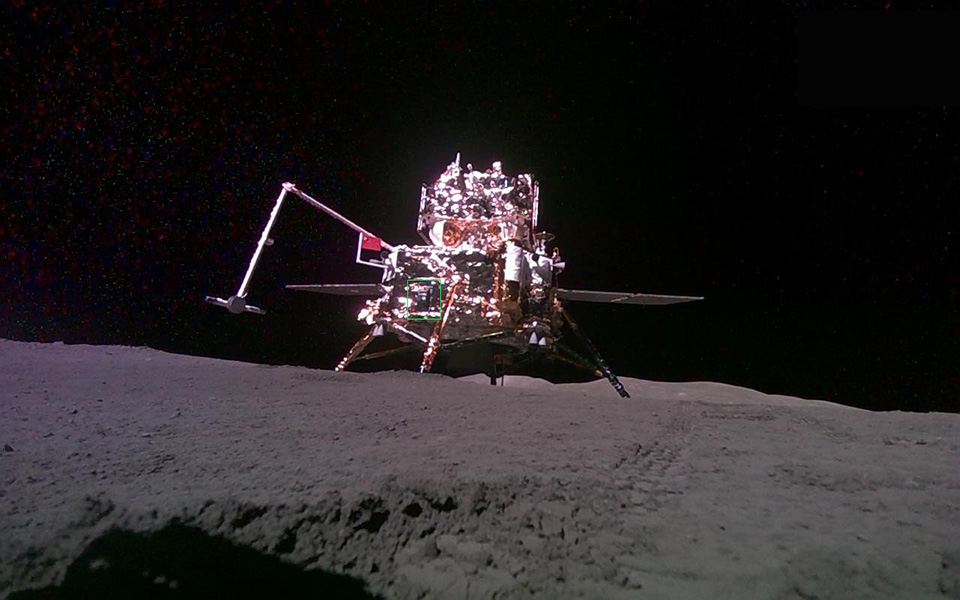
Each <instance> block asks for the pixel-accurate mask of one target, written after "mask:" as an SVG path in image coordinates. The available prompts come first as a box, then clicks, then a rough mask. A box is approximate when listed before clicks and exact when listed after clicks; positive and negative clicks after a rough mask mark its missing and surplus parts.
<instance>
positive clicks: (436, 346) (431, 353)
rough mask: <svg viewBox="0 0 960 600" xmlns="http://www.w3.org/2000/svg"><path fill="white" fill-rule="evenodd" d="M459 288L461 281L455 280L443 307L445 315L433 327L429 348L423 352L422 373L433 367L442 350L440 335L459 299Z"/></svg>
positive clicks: (428, 343)
mask: <svg viewBox="0 0 960 600" xmlns="http://www.w3.org/2000/svg"><path fill="white" fill-rule="evenodd" d="M459 288H460V282H459V281H455V283H454V284H453V285H452V286H451V287H450V295H449V296H448V297H447V305H446V306H445V307H444V308H443V315H442V316H441V317H440V320H439V321H437V324H436V326H435V327H434V328H433V334H432V335H431V336H430V341H428V342H427V349H426V350H424V352H423V362H422V363H420V372H421V373H429V372H430V369H431V368H432V367H433V361H434V359H435V358H437V351H439V350H440V335H441V334H443V328H444V327H446V325H447V318H448V317H450V309H451V308H453V302H454V300H456V299H457V290H458V289H459Z"/></svg>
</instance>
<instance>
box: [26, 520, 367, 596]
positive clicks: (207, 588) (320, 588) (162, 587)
mask: <svg viewBox="0 0 960 600" xmlns="http://www.w3.org/2000/svg"><path fill="white" fill-rule="evenodd" d="M214 597H216V598H240V597H243V598H246V597H262V598H305V597H310V598H337V599H340V598H345V599H348V600H349V599H357V600H360V599H364V600H366V599H371V598H374V599H375V598H378V596H374V595H373V594H370V593H369V592H367V591H366V589H365V584H364V582H363V581H361V580H359V579H356V578H353V577H349V576H346V575H339V574H336V573H328V572H324V571H321V570H309V571H307V570H304V569H301V568H300V567H297V566H296V565H292V564H289V563H285V562H282V561H280V560H279V559H277V558H275V557H273V556H269V555H266V554H262V553H260V552H258V551H256V550H254V549H252V548H247V547H243V546H238V545H236V544H234V543H233V542H230V541H229V540H227V539H224V538H221V537H214V536H210V535H208V534H207V533H205V532H203V531H202V530H200V529H197V528H195V527H188V526H186V525H182V524H178V523H177V524H171V525H168V526H166V527H164V528H163V529H161V530H159V531H156V532H154V533H150V534H141V533H134V532H131V531H124V530H116V529H114V530H110V531H108V532H106V533H104V534H103V535H102V536H100V537H99V538H97V539H96V540H94V541H93V542H91V543H90V545H89V546H87V548H86V549H85V550H84V551H83V553H82V554H81V555H80V556H79V557H78V558H77V559H76V560H75V561H74V562H73V564H71V565H70V567H69V568H68V569H67V573H66V576H65V577H64V580H63V583H61V584H60V585H59V586H50V587H47V588H43V589H38V590H27V591H22V592H19V593H15V594H13V595H11V596H10V598H11V599H17V600H26V599H41V598H57V599H59V598H214Z"/></svg>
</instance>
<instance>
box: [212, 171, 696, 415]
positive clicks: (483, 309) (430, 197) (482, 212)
mask: <svg viewBox="0 0 960 600" xmlns="http://www.w3.org/2000/svg"><path fill="white" fill-rule="evenodd" d="M288 194H293V195H295V196H298V197H300V198H301V199H302V200H304V201H306V202H307V203H309V204H311V205H313V206H314V207H316V208H317V209H319V210H321V211H323V212H325V213H327V214H328V215H330V216H332V217H333V218H335V219H337V220H338V221H340V222H341V223H343V224H345V225H346V226H348V227H350V228H352V229H353V230H354V231H356V232H357V234H358V238H357V250H356V262H357V263H358V264H361V265H365V266H368V267H373V268H376V269H379V270H381V271H382V274H381V278H380V282H379V283H358V284H307V285H288V286H287V288H289V289H294V290H302V291H310V292H319V293H325V294H339V295H354V296H365V297H368V298H369V300H367V301H366V302H365V304H364V306H363V308H362V310H360V313H359V315H358V319H359V320H360V321H362V322H363V323H364V324H366V325H367V326H368V329H367V331H366V333H364V334H363V336H362V337H361V338H360V339H359V340H358V341H357V342H356V343H355V344H354V345H353V347H352V348H350V350H349V351H348V352H347V353H346V355H345V356H344V357H343V359H342V360H341V361H340V363H339V364H338V365H337V366H336V369H337V370H338V371H340V370H343V369H346V368H347V367H348V366H349V365H350V364H351V363H352V362H354V361H358V360H370V359H374V358H379V357H383V356H386V355H389V354H392V353H396V352H402V351H404V350H407V349H409V348H410V346H411V345H413V346H415V347H419V349H420V351H421V353H422V360H421V364H420V372H427V371H430V370H431V368H432V367H433V365H434V361H435V359H436V357H437V355H438V353H440V352H458V351H463V350H465V349H469V348H474V349H477V348H479V349H482V350H483V352H480V353H477V354H474V355H473V356H476V357H480V358H476V360H481V361H483V362H485V363H486V364H482V365H476V366H477V369H478V370H482V371H484V372H486V373H488V374H489V375H490V379H491V383H494V384H495V383H496V382H497V380H498V379H501V380H502V376H503V374H504V373H507V372H511V371H513V370H514V369H516V368H517V367H518V366H520V365H522V364H524V362H525V361H528V360H531V359H533V358H537V357H539V358H547V359H551V360H557V361H562V362H564V363H568V364H570V365H573V366H575V367H578V368H582V369H585V370H587V371H589V372H592V373H594V374H595V375H597V376H599V377H606V378H607V379H608V380H609V381H610V383H611V384H612V385H613V387H614V388H615V389H616V390H617V392H618V393H619V394H620V395H621V396H623V397H629V395H628V394H627V391H626V390H625V389H624V387H623V385H622V384H621V383H620V381H619V380H618V379H617V376H616V375H615V374H614V373H613V371H611V369H610V367H609V366H608V365H607V363H606V362H605V361H604V360H603V358H602V357H601V356H600V354H599V352H597V350H596V348H595V347H594V345H593V344H592V343H591V341H590V340H589V338H587V337H586V336H585V335H584V334H583V332H582V331H581V330H580V328H579V327H578V325H577V323H576V321H574V320H573V318H572V317H571V315H570V313H569V311H568V309H567V307H566V303H567V302H576V301H584V302H606V303H613V304H648V305H664V304H676V303H680V302H689V301H693V300H700V299H702V298H699V297H691V296H664V295H654V294H639V293H627V292H597V291H583V290H569V289H563V288H559V287H557V285H556V283H557V275H558V274H559V273H560V272H561V271H563V269H564V267H565V266H566V265H565V262H564V261H563V259H562V258H561V256H560V252H559V249H558V248H557V247H555V246H552V244H551V242H552V240H553V239H554V236H553V235H552V234H550V233H547V232H545V231H541V230H538V217H539V208H540V188H539V185H538V183H537V180H536V179H535V178H534V176H533V175H531V174H521V175H516V176H513V177H509V176H507V175H506V174H505V173H504V172H503V170H502V167H501V164H500V163H499V162H494V163H493V165H492V167H491V168H490V169H487V170H485V171H479V170H475V169H474V168H473V166H472V165H470V164H467V165H466V166H465V167H462V166H461V164H460V155H459V154H458V155H457V158H456V160H455V161H454V162H452V163H451V164H450V165H448V166H447V168H446V170H445V171H444V172H443V173H442V174H441V175H440V177H439V178H438V179H437V180H436V181H435V182H434V183H433V184H432V185H429V186H427V185H424V186H423V188H422V189H421V194H420V215H419V220H418V223H417V231H418V233H419V234H420V236H421V238H423V241H424V242H425V244H424V245H414V246H407V245H396V246H395V245H392V244H389V243H386V242H384V241H383V240H382V239H380V238H378V237H377V236H375V235H374V234H372V233H371V232H369V231H368V230H366V229H364V228H363V227H361V226H359V225H357V224H356V223H354V222H352V221H350V220H349V219H347V218H346V217H344V216H343V215H341V214H339V213H337V212H335V211H333V210H332V209H330V208H329V207H327V206H326V205H324V204H322V203H321V202H319V201H317V200H316V199H314V198H312V197H311V196H309V195H307V194H306V193H304V192H303V191H301V190H299V189H297V187H296V186H295V185H294V184H292V183H284V184H283V189H282V190H281V192H280V195H279V196H278V198H277V200H276V203H275V205H274V207H273V211H272V212H271V214H270V218H269V220H268V221H267V224H266V227H265V228H264V230H263V233H262V235H261V236H260V241H259V243H258V244H257V248H256V250H255V251H254V254H253V257H252V259H251V260H250V264H249V266H248V268H247V272H246V275H245V276H244V278H243V281H242V282H241V284H240V288H239V290H238V291H237V293H236V294H235V295H233V296H231V297H230V298H228V299H222V298H215V297H210V296H208V297H207V298H206V301H207V302H209V303H211V304H214V305H217V306H222V307H224V308H227V309H228V310H229V311H230V312H231V313H235V314H238V313H243V312H252V313H258V314H263V313H264V312H265V311H263V310H262V309H261V308H258V307H256V306H252V305H249V304H247V302H246V298H247V292H248V290H249V285H250V279H251V277H252V275H253V272H254V270H255V269H256V267H257V263H258V261H259V259H260V256H261V253H262V252H263V249H264V247H265V246H267V245H269V244H271V243H272V240H271V239H270V231H271V229H272V228H273V225H274V222H275V221H276V218H277V215H278V214H279V211H280V208H281V206H282V204H283V201H284V199H285V198H286V196H287V195H288ZM371 253H374V256H373V257H371V256H369V254H371ZM567 330H569V332H570V333H572V337H573V338H574V339H576V340H577V341H578V342H579V344H578V345H579V346H580V347H581V349H580V350H578V349H576V348H575V347H573V346H571V345H570V344H568V343H566V341H565V337H566V336H565V334H566V333H567ZM389 334H393V335H395V336H396V338H397V339H398V340H399V341H400V342H401V343H402V345H401V346H400V347H398V348H393V349H390V350H386V351H380V352H365V350H366V349H367V346H368V345H369V344H370V343H371V341H372V340H374V339H375V338H377V337H379V336H383V335H389Z"/></svg>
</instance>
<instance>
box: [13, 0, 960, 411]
mask: <svg viewBox="0 0 960 600" xmlns="http://www.w3.org/2000/svg"><path fill="white" fill-rule="evenodd" d="M751 4H752V3H751ZM892 4H893V3H890V2H885V3H884V2H880V3H876V4H875V5H866V4H865V5H864V6H863V7H860V8H862V9H863V10H868V9H869V10H875V11H883V10H884V8H886V9H888V10H889V11H891V12H897V11H898V10H900V8H899V6H893V5H892ZM934 8H935V7H934ZM2 10H3V25H2V27H3V35H2V37H0V44H3V45H2V47H0V56H2V61H3V72H4V73H5V76H4V78H5V79H6V81H7V85H6V86H4V87H6V88H8V91H9V92H12V97H13V100H12V101H9V100H8V101H7V102H6V103H5V104H4V105H3V107H2V108H0V110H2V111H3V115H4V116H3V119H2V124H0V127H2V130H0V131H2V138H3V140H4V143H3V147H2V153H3V154H2V165H0V167H2V180H0V182H2V186H3V194H2V196H0V211H2V212H0V214H2V215H3V218H2V220H0V243H2V247H0V253H2V257H3V266H4V275H3V281H2V285H3V287H2V288H0V293H2V298H0V335H3V336H5V337H12V338H15V339H33V340H45V341H46V340H57V339H63V340H66V341H69V342H84V343H127V344H150V345H153V346H155V347H158V348H162V349H169V350H174V351H181V352H192V353H201V354H208V355H214V356H222V357H232V358H242V359H246V360H259V361H266V362H275V363H297V364H307V365H311V366H322V367H327V368H329V367H331V366H332V365H333V364H335V363H336V360H337V359H338V358H339V357H340V356H341V355H342V354H343V353H344V352H345V351H346V349H348V348H349V346H350V344H351V343H352V342H353V339H354V338H355V337H357V336H358V335H359V334H360V332H361V326H360V325H359V324H357V323H355V322H354V321H353V315H354V314H355V312H356V304H357V302H356V301H355V300H344V299H338V298H324V297H295V296H293V295H292V293H285V292H282V291H281V287H282V285H283V284H284V283H296V282H350V281H371V280H375V279H376V277H377V273H376V272H371V271H370V270H368V269H366V268H363V267H359V266H355V265H353V264H352V259H351V256H350V255H351V253H352V249H353V244H354V243H355V238H354V237H353V234H352V233H351V232H349V230H346V229H345V228H343V227H342V226H340V225H339V224H337V223H335V222H334V221H332V220H330V219H329V218H325V217H323V216H321V215H319V214H315V213H314V212H313V211H312V209H310V208H309V207H307V206H306V205H295V204H292V203H291V204H290V205H289V206H288V207H287V208H286V209H285V213H284V214H283V215H282V216H281V219H280V222H279V224H278V226H277V229H276V230H275V235H274V237H275V238H276V240H277V243H276V245H274V246H273V247H271V248H270V249H269V251H268V252H267V254H266V256H265V258H264V262H263V265H262V272H261V273H260V274H259V276H258V278H257V279H256V280H255V284H254V287H253V289H252V291H251V293H250V299H251V300H252V301H255V302H257V303H259V304H260V305H262V306H264V307H265V308H267V309H268V310H270V311H271V312H270V314H269V315H268V316H267V317H265V318H260V319H257V318H256V317H254V316H251V315H244V316H242V317H241V318H230V317H231V316H230V315H228V314H227V313H226V312H225V311H219V310H215V309H214V308H212V307H205V306H204V305H202V297H203V296H204V295H205V294H208V293H209V294H214V295H221V296H224V295H228V294H230V293H232V292H233V291H234V290H235V289H236V286H237V285H238V282H239V279H240V277H241V276H242V273H243V270H244V268H245V266H246V261H247V260H248V259H249V255H250V253H251V252H252V250H253V246H254V243H255V241H256V239H257V237H258V235H259V231H260V229H261V227H262V226H263V223H264V221H265V219H266V217H267V215H268V213H269V210H270V208H271V206H272V203H273V199H274V198H275V197H276V194H277V193H278V192H279V185H280V183H281V182H283V181H287V180H289V181H294V182H296V183H297V184H298V186H299V187H300V188H301V189H304V190H305V191H307V192H308V193H310V194H312V195H314V196H316V197H318V198H322V199H323V200H325V201H326V202H328V203H329V204H330V205H331V206H333V207H335V208H336V209H338V210H341V211H342V212H343V213H345V214H346V215H348V216H349V217H351V218H353V219H355V220H357V221H359V222H361V223H363V224H364V225H365V226H366V227H368V228H370V229H371V230H373V231H374V232H376V233H378V234H379V235H381V236H382V237H384V238H385V239H387V240H388V241H391V242H394V243H415V242H416V241H417V239H418V238H417V236H416V234H415V232H414V225H415V222H416V211H417V206H418V198H419V186H420V183H422V182H427V181H432V180H433V179H435V178H436V176H437V175H438V174H439V172H440V171H441V170H442V169H443V167H444V166H445V165H446V164H447V163H448V162H450V161H451V160H452V158H453V156H454V155H455V154H456V153H457V152H461V153H462V154H463V156H464V160H465V161H469V162H472V163H473V164H474V165H476V166H482V167H483V168H485V167H486V166H487V165H488V164H489V163H490V161H492V160H495V159H500V160H502V161H503V163H504V167H505V169H506V170H507V171H508V172H511V173H516V172H533V173H535V174H536V175H537V176H538V178H539V180H540V182H541V188H542V192H541V197H542V203H543V210H542V218H541V223H542V225H543V226H544V227H545V228H546V229H548V230H550V231H553V232H554V233H556V234H557V240H556V242H557V244H558V245H559V246H560V248H561V249H562V250H563V255H564V258H565V259H567V261H568V269H567V271H566V272H565V273H564V274H563V285H564V286H565V287H573V288H584V289H611V290H631V291H647V292H652V293H677V294H696V295H704V296H707V298H708V299H707V301H705V302H702V303H698V304H695V305H687V306H678V307H670V308H660V309H656V308H643V309H639V308H635V307H605V306H600V305H578V306H575V307H574V310H575V314H576V315H577V316H578V319H579V320H580V321H581V324H582V325H583V326H584V327H585V328H586V329H587V330H588V332H589V333H590V334H591V336H592V337H593V338H594V341H595V342H596V345H597V346H598V347H599V348H600V350H601V351H602V352H603V354H604V355H605V356H606V358H607V359H608V362H610V363H611V365H612V366H613V367H614V369H615V370H617V371H618V372H619V373H621V374H623V375H629V376H635V377H644V378H650V379H666V380H707V379H708V380H715V381H724V382H728V383H735V384H740V385H748V386H751V387H755V388H757V389H761V390H763V391H768V392H774V393H784V394H795V395H801V396H807V397H817V398H824V399H830V400H835V401H838V402H844V403H848V404H854V405H858V406H870V407H875V408H888V409H917V410H930V409H935V410H957V409H958V402H957V396H958V391H960V374H958V371H957V367H956V365H957V364H960V362H958V359H960V342H958V339H960V318H958V312H957V302H958V287H960V273H958V265H960V256H958V250H957V241H956V238H957V235H958V233H957V227H958V223H960V221H958V216H960V210H958V208H957V202H958V192H960V143H958V142H960V128H958V126H960V118H958V110H960V108H958V107H957V106H939V105H934V104H932V103H929V102H919V103H917V105H916V106H910V105H908V106H899V107H882V106H856V105H854V106H844V105H843V103H842V102H838V103H836V104H837V105H833V106H831V105H829V104H830V103H829V102H828V103H826V105H823V103H821V105H811V104H810V103H801V101H800V90H799V80H798V72H799V64H800V60H799V48H800V47H801V46H800V33H801V32H800V31H799V22H800V17H801V15H802V14H805V13H809V12H810V11H811V10H812V8H811V7H808V6H805V5H803V4H802V3H791V4H781V3H772V4H770V3H768V4H767V5H766V6H765V7H764V8H763V9H762V10H761V9H759V8H757V7H756V6H752V5H748V4H742V3H738V2H729V3H720V4H713V5H711V6H709V7H701V8H691V7H690V6H688V5H681V4H680V3H671V2H653V3H609V4H604V5H603V7H601V8H597V7H590V6H587V7H585V6H582V5H580V4H575V3H541V4H523V3H509V4H508V3H503V4H497V3H443V4H432V3H406V2H403V3H373V2H369V3H342V4H341V3H317V2H271V3H229V2H224V3H183V4H173V3H170V2H165V1H162V0H155V1H153V2H133V1H118V2H102V3H95V4H87V3H59V2H37V3H26V2H14V3H13V4H12V5H11V4H7V5H4V8H3V9H2ZM884 56H886V55H884ZM858 60H862V61H866V62H865V63H864V64H865V65H866V67H865V68H867V67H869V69H870V70H871V71H870V72H873V71H875V70H877V65H875V64H873V63H871V62H870V56H869V53H865V55H864V57H861V58H860V59H858ZM930 60H931V63H935V64H940V62H943V60H944V59H943V57H939V58H938V57H931V59H930ZM881 70H882V69H881ZM853 72H854V71H851V73H853ZM856 72H859V70H856Z"/></svg>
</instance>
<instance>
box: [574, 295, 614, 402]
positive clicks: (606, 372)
mask: <svg viewBox="0 0 960 600" xmlns="http://www.w3.org/2000/svg"><path fill="white" fill-rule="evenodd" d="M561 313H562V314H563V317H564V318H565V319H566V320H567V323H569V324H570V329H572V330H573V333H574V335H576V336H577V338H579V339H580V341H581V342H583V345H584V346H586V347H587V350H589V351H590V355H591V357H592V358H593V360H594V362H595V363H597V368H599V369H600V372H601V373H603V376H604V377H606V378H607V380H608V381H610V385H612V386H613V389H615V390H617V393H618V394H620V397H621V398H629V397H630V394H628V393H627V390H626V389H624V387H623V384H622V383H620V380H619V379H617V376H616V374H614V372H613V371H611V370H610V367H609V366H607V363H606V361H604V360H603V357H601V356H600V353H599V352H597V349H596V347H594V345H593V342H591V341H590V338H588V337H587V336H586V335H584V334H583V332H582V331H580V327H579V326H578V325H577V323H576V321H574V320H573V318H572V317H571V316H570V313H569V312H568V311H567V309H566V308H562V309H561Z"/></svg>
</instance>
